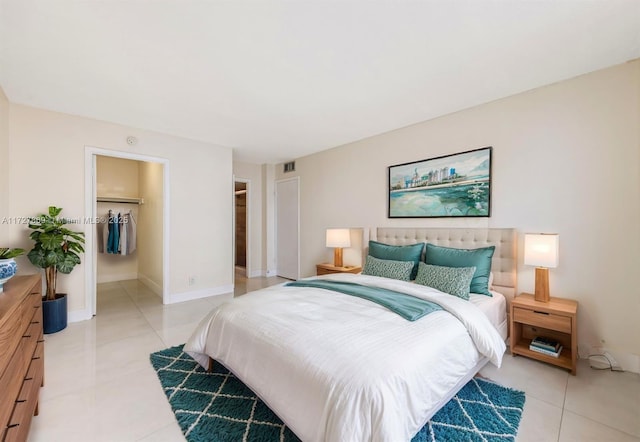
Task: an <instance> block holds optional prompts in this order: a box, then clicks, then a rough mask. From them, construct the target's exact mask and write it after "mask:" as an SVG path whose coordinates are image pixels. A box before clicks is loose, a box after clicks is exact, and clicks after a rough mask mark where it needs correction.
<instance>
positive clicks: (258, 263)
mask: <svg viewBox="0 0 640 442" xmlns="http://www.w3.org/2000/svg"><path fill="white" fill-rule="evenodd" d="M233 175H234V176H235V179H236V180H248V181H249V183H248V184H247V190H248V193H249V199H248V200H247V208H248V212H247V218H248V219H247V221H248V223H247V232H248V234H249V242H248V243H247V249H248V250H247V258H248V261H247V275H248V276H249V277H250V278H252V277H255V276H262V275H264V274H265V272H266V269H265V267H264V261H263V259H262V238H263V237H262V224H263V213H262V212H263V208H262V166H261V165H259V164H250V163H243V162H239V161H234V162H233Z"/></svg>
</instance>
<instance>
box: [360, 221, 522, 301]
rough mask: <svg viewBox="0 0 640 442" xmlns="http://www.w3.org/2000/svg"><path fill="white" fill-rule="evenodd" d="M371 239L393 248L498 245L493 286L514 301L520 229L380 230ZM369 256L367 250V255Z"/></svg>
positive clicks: (374, 232) (425, 228) (370, 233)
mask: <svg viewBox="0 0 640 442" xmlns="http://www.w3.org/2000/svg"><path fill="white" fill-rule="evenodd" d="M369 239H372V240H374V241H379V242H382V243H385V244H391V245H398V246H402V245H407V244H415V243H417V242H428V243H431V244H435V245H437V246H444V247H456V248H460V249H476V248H478V247H487V246H495V247H496V250H495V252H494V254H493V259H492V261H491V271H492V272H493V287H494V289H495V290H496V291H497V292H500V293H502V294H503V295H505V297H506V298H507V300H508V301H509V302H510V301H511V299H513V297H514V296H515V293H516V282H517V281H516V267H517V266H516V258H517V254H516V244H517V235H516V229H484V228H480V229H471V228H469V229H465V228H450V229H447V228H427V227H418V228H405V227H377V228H372V229H370V230H369ZM367 253H368V250H367V247H365V255H366V254H367Z"/></svg>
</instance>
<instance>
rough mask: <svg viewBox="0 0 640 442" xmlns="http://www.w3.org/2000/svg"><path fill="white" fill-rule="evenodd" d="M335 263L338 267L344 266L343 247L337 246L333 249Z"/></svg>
mask: <svg viewBox="0 0 640 442" xmlns="http://www.w3.org/2000/svg"><path fill="white" fill-rule="evenodd" d="M333 265H334V266H336V267H342V247H336V248H335V249H333Z"/></svg>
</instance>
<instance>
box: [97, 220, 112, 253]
mask: <svg viewBox="0 0 640 442" xmlns="http://www.w3.org/2000/svg"><path fill="white" fill-rule="evenodd" d="M110 217H111V210H109V214H108V215H107V216H106V217H105V216H103V217H100V220H99V221H98V222H97V224H96V228H97V233H98V238H97V239H98V240H97V243H98V253H107V243H108V239H109V218H110Z"/></svg>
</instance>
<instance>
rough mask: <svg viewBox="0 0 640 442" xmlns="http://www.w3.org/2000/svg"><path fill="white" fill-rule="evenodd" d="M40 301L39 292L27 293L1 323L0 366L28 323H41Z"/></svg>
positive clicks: (11, 351)
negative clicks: (0, 349) (0, 350)
mask: <svg viewBox="0 0 640 442" xmlns="http://www.w3.org/2000/svg"><path fill="white" fill-rule="evenodd" d="M41 303H42V300H41V297H40V295H39V294H32V295H28V296H27V297H26V298H25V299H24V300H23V301H22V302H21V303H20V305H19V306H18V308H17V309H16V310H14V312H13V313H12V315H11V317H10V318H7V320H6V321H5V323H4V324H3V327H2V329H1V330H0V348H2V352H0V367H4V366H6V365H7V364H8V360H9V358H10V357H11V356H12V355H13V352H14V351H15V349H16V348H17V346H18V345H19V343H20V340H21V338H22V336H23V335H24V331H25V330H26V329H27V327H29V324H30V323H31V322H34V321H37V322H40V323H42V307H41ZM0 373H1V371H0Z"/></svg>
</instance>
